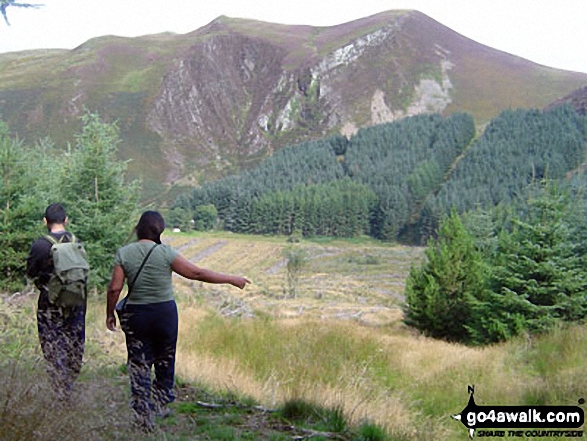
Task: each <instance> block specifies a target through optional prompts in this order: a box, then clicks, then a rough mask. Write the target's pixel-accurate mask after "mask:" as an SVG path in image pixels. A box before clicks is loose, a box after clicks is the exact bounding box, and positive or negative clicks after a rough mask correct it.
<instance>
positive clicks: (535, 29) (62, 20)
mask: <svg viewBox="0 0 587 441" xmlns="http://www.w3.org/2000/svg"><path fill="white" fill-rule="evenodd" d="M19 1H20V2H21V3H40V4H43V6H42V7H40V8H38V9H25V8H16V7H9V8H8V9H7V14H8V20H9V21H10V26H8V25H7V24H6V23H5V22H4V21H3V20H1V21H0V53H2V52H13V51H20V50H26V49H44V48H62V49H73V48H75V47H77V46H79V45H80V44H82V43H84V42H85V41H87V40H89V39H90V38H94V37H99V36H103V35H118V36H123V37H136V36H141V35H146V34H156V33H160V32H175V33H178V34H184V33H187V32H191V31H194V30H196V29H198V28H201V27H202V26H204V25H206V24H208V23H209V22H211V21H212V20H214V19H215V18H217V17H219V16H220V15H226V16H229V17H234V18H251V19H256V20H261V21H268V22H273V23H283V24H303V25H312V26H332V25H337V24H341V23H346V22H349V21H352V20H356V19H359V18H363V17H367V16H369V15H373V14H376V13H379V12H383V11H388V10H393V9H415V10H418V11H420V12H423V13H424V14H426V15H428V16H430V17H432V18H433V19H435V20H436V21H438V22H440V23H442V24H443V25H445V26H448V27H449V28H451V29H453V30H454V31H456V32H458V33H460V34H462V35H464V36H466V37H468V38H471V39H473V40H475V41H477V42H479V43H483V44H485V45H487V46H490V47H492V48H495V49H500V50H502V51H505V52H509V53H511V54H514V55H518V56H520V57H523V58H526V59H528V60H531V61H534V62H536V63H539V64H543V65H545V66H549V67H554V68H558V69H565V70H572V71H577V72H584V73H587V51H586V50H585V45H586V44H587V24H586V23H585V17H587V0H353V1H351V0H293V1H278V0H165V1H155V0H19Z"/></svg>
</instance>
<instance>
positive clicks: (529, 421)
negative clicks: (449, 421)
mask: <svg viewBox="0 0 587 441" xmlns="http://www.w3.org/2000/svg"><path fill="white" fill-rule="evenodd" d="M467 391H468V393H469V402H468V404H467V406H466V407H465V408H464V409H463V410H462V411H461V412H460V413H458V414H455V415H452V418H453V419H455V420H457V421H460V422H461V423H462V424H463V425H464V426H465V427H466V428H467V429H468V430H469V437H470V438H473V437H474V436H475V430H476V429H487V428H510V429H540V428H554V429H574V428H579V427H581V426H582V425H583V423H584V421H585V415H584V412H583V409H582V408H580V407H579V406H478V405H477V404H476V403H475V397H474V394H475V387H474V386H468V387H467ZM583 403H584V400H583V399H581V400H579V404H583Z"/></svg>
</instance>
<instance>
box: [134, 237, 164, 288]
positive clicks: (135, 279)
mask: <svg viewBox="0 0 587 441" xmlns="http://www.w3.org/2000/svg"><path fill="white" fill-rule="evenodd" d="M157 245H159V244H158V243H156V244H155V245H153V247H152V248H151V249H150V250H149V252H148V253H147V255H146V256H145V258H144V259H143V263H141V266H140V267H139V270H138V271H137V273H136V274H135V276H134V278H133V279H132V282H131V283H130V285H128V293H127V294H126V297H127V298H128V297H129V296H130V293H131V291H132V289H133V287H134V286H135V282H136V281H137V279H138V277H139V274H140V273H141V271H142V270H143V267H144V266H145V263H147V260H148V259H149V256H150V255H151V253H152V252H153V250H154V249H155V248H156V247H157Z"/></svg>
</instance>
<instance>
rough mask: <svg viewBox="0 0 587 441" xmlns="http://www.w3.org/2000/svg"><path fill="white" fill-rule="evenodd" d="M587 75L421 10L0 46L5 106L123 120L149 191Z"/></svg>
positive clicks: (532, 101) (511, 102)
mask: <svg viewBox="0 0 587 441" xmlns="http://www.w3.org/2000/svg"><path fill="white" fill-rule="evenodd" d="M585 84H587V74H583V73H576V72H568V71H562V70H557V69H552V68H549V67H545V66H541V65H538V64H535V63H532V62H530V61H527V60H524V59H522V58H520V57H516V56H513V55H510V54H507V53H504V52H501V51H498V50H495V49H492V48H490V47H487V46H484V45H482V44H479V43H476V42H474V41H472V40H470V39H468V38H466V37H464V36H462V35H460V34H458V33H456V32H454V31H452V30H451V29H449V28H447V27H445V26H443V25H442V24H440V23H438V22H436V21H435V20H433V19H431V18H430V17H428V16H426V15H424V14H422V13H420V12H417V11H388V12H384V13H380V14H377V15H374V16H371V17H367V18H364V19H360V20H356V21H353V22H350V23H345V24H341V25H338V26H332V27H312V26H290V25H280V24H273V23H265V22H259V21H253V20H243V19H234V18H228V17H224V16H222V17H219V18H217V19H216V20H214V21H213V22H211V23H209V24H208V25H206V26H204V27H202V28H200V29H198V30H196V31H194V32H191V33H188V34H184V35H175V34H159V35H150V36H144V37H139V38H121V37H115V36H105V37H100V38H96V39H92V40H89V41H87V42H86V43H84V44H82V45H81V46H79V47H77V48H75V49H73V50H40V51H26V52H15V53H8V54H0V118H1V119H3V120H4V121H6V122H7V123H8V124H9V127H10V128H11V130H12V131H13V132H15V133H16V134H18V135H19V137H20V138H22V139H25V140H26V141H27V142H35V141H36V140H37V139H39V138H42V137H45V136H49V137H50V138H51V139H53V140H54V141H55V142H56V143H57V144H58V145H65V144H66V143H67V142H72V140H73V136H74V134H75V133H76V131H77V130H79V128H80V124H81V122H80V119H79V117H80V115H82V113H83V112H84V109H85V108H86V109H90V110H91V111H94V112H98V113H99V114H100V115H101V116H102V117H103V119H105V120H106V121H117V122H118V125H119V127H120V130H121V137H122V140H123V142H122V143H121V146H120V154H121V156H122V157H123V158H130V159H132V161H131V163H130V166H129V170H130V172H131V174H133V175H134V176H137V177H141V178H143V180H144V184H145V192H146V193H147V194H156V193H157V192H160V191H162V190H163V189H164V188H165V187H166V186H169V185H170V184H175V185H176V186H193V185H196V184H198V183H200V182H202V181H206V180H209V179H214V178H216V177H219V176H224V175H227V174H230V173H232V172H234V171H236V170H240V169H242V168H249V167H251V166H253V165H254V164H256V163H257V162H258V160H259V159H260V158H263V157H266V156H267V155H269V154H271V153H272V152H273V151H274V150H275V149H279V148H281V147H283V146H284V145H289V144H294V143H297V142H301V141H307V140H310V139H317V138H321V137H324V136H328V135H331V134H339V133H342V134H346V135H351V134H353V133H355V132H356V130H357V129H358V128H361V127H364V126H369V125H374V124H378V123H382V122H388V121H392V120H394V119H397V118H401V117H403V116H406V115H414V114H419V113H424V112H438V113H441V114H444V115H450V114H453V113H455V112H468V113H470V114H472V115H473V117H474V118H475V121H476V123H477V124H478V125H482V124H485V123H486V122H488V121H489V120H490V119H491V118H493V117H494V116H496V115H497V114H498V113H499V112H500V111H502V110H503V109H506V108H517V107H524V108H534V107H536V108H542V107H544V106H546V105H547V104H548V103H551V102H553V101H554V100H556V99H558V98H559V97H561V96H564V95H566V94H568V93H569V92H570V91H572V90H575V89H577V88H579V87H581V86H584V85H585Z"/></svg>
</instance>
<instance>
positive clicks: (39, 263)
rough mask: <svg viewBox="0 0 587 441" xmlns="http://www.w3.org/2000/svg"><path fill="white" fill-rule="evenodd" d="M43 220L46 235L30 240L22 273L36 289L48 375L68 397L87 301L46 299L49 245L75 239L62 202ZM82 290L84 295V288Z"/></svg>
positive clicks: (78, 359) (77, 363) (79, 357)
mask: <svg viewBox="0 0 587 441" xmlns="http://www.w3.org/2000/svg"><path fill="white" fill-rule="evenodd" d="M43 220H44V222H45V225H46V226H47V230H48V233H49V234H48V236H43V237H40V238H38V239H37V240H35V241H34V242H33V244H32V246H31V249H30V252H29V254H28V256H27V260H26V274H27V276H28V277H29V278H30V279H32V280H33V281H34V284H35V286H36V287H37V288H38V289H39V299H38V303H37V328H38V334H39V341H40V344H41V350H42V352H43V356H44V358H45V360H46V362H47V371H48V373H49V378H50V381H51V383H52V386H53V388H54V390H55V392H56V393H57V396H58V398H59V399H60V400H68V399H69V398H70V396H71V393H72V390H73V385H74V383H75V381H76V379H77V377H78V376H79V373H80V370H81V367H82V361H83V355H84V346H85V325H86V307H87V304H86V301H85V296H84V300H83V301H82V302H81V304H79V305H76V306H71V307H64V306H60V305H59V304H57V303H55V302H54V301H52V300H51V299H50V293H49V287H48V285H49V282H50V280H51V277H52V273H53V266H54V262H53V260H52V258H51V248H52V246H53V245H54V244H55V243H67V242H74V241H76V242H78V243H79V241H77V239H76V238H75V236H74V235H73V234H72V233H70V232H68V231H67V230H66V225H67V222H68V218H67V214H66V212H65V208H64V207H63V205H61V204H59V203H55V204H51V205H49V206H48V207H47V208H46V210H45V216H44V219H43ZM84 289H85V290H86V292H85V294H87V287H86V286H84Z"/></svg>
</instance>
